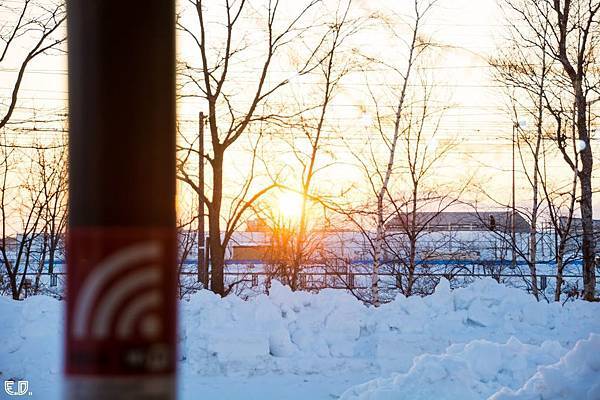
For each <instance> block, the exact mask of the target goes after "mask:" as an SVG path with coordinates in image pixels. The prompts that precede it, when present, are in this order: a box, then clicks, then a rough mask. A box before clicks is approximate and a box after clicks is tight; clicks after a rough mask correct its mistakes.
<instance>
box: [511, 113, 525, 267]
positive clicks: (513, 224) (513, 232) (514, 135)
mask: <svg viewBox="0 0 600 400" xmlns="http://www.w3.org/2000/svg"><path fill="white" fill-rule="evenodd" d="M525 125H526V122H525V121H524V120H521V121H517V122H514V123H513V125H512V215H511V218H510V219H511V245H512V263H511V268H513V269H515V268H516V267H517V252H516V247H517V235H516V220H517V202H516V179H515V160H516V157H515V143H516V140H517V129H519V128H525Z"/></svg>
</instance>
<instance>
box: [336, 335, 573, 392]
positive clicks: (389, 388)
mask: <svg viewBox="0 0 600 400" xmlns="http://www.w3.org/2000/svg"><path fill="white" fill-rule="evenodd" d="M565 351H566V350H565V349H564V348H562V347H561V346H560V345H559V344H558V343H557V342H544V343H543V344H542V345H541V346H535V345H527V344H523V343H521V342H520V341H518V340H517V339H515V338H511V339H510V340H508V342H506V343H505V344H499V343H493V342H489V341H487V340H474V341H472V342H470V343H468V344H467V345H453V346H450V347H449V348H448V350H447V351H446V352H445V353H443V354H441V355H433V354H424V355H420V356H418V357H416V358H415V360H414V362H413V365H412V367H411V368H410V369H409V371H408V372H407V373H405V374H393V375H392V376H391V377H390V378H386V379H375V380H372V381H369V382H367V383H364V384H361V385H358V386H355V387H353V388H350V389H349V390H347V391H346V392H345V393H344V394H343V395H342V397H341V399H342V400H367V399H368V400H387V399H411V400H430V399H439V400H481V399H486V398H488V397H489V396H490V395H492V394H494V393H495V392H496V390H497V389H498V387H502V386H508V387H519V386H520V385H521V384H522V383H523V382H525V381H526V380H527V378H529V377H530V376H531V375H532V373H534V372H535V370H536V368H537V367H538V366H539V365H545V364H550V363H554V362H556V361H557V360H558V359H559V357H560V356H561V355H562V354H564V353H565Z"/></svg>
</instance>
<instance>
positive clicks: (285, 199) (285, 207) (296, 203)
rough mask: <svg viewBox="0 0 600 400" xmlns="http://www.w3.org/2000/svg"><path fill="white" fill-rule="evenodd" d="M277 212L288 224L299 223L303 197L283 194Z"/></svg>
mask: <svg viewBox="0 0 600 400" xmlns="http://www.w3.org/2000/svg"><path fill="white" fill-rule="evenodd" d="M276 207H277V212H278V214H279V216H280V217H281V218H282V219H283V220H285V221H286V222H297V221H299V220H300V216H301V214H302V195H300V194H299V193H295V192H283V193H281V194H280V195H279V197H278V198H277V205H276Z"/></svg>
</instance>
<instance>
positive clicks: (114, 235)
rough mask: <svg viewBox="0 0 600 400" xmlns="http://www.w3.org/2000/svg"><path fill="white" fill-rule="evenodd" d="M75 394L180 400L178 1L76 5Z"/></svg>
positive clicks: (71, 303)
mask: <svg viewBox="0 0 600 400" xmlns="http://www.w3.org/2000/svg"><path fill="white" fill-rule="evenodd" d="M67 10H68V41H69V53H68V55H69V93H70V97H69V107H70V136H69V158H70V177H69V201H70V203H69V204H70V209H69V230H68V244H67V246H68V247H67V252H68V254H67V264H68V278H67V319H66V320H67V324H66V328H65V349H66V351H65V373H66V383H67V384H66V388H65V390H66V398H68V399H94V400H95V399H103V400H104V399H106V400H119V399H129V400H137V399H156V400H158V399H161V400H162V399H174V398H175V395H174V392H175V360H176V348H175V334H176V315H177V313H176V297H175V296H176V276H175V273H176V268H175V257H176V237H175V235H176V230H175V102H174V99H175V93H174V91H175V81H174V65H175V42H174V11H175V10H174V0H144V1H141V0H137V1H136V0H134V1H121V0H85V1H81V0H69V1H68V4H67Z"/></svg>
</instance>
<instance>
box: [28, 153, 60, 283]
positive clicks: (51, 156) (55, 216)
mask: <svg viewBox="0 0 600 400" xmlns="http://www.w3.org/2000/svg"><path fill="white" fill-rule="evenodd" d="M33 157H34V162H35V164H36V170H35V171H32V172H37V174H36V175H37V176H36V179H37V181H38V184H37V185H39V186H38V187H39V190H41V191H42V194H43V195H42V196H43V197H42V198H43V201H42V204H43V207H42V208H41V210H40V211H41V213H42V216H41V221H40V225H41V226H40V234H41V236H42V237H41V241H42V243H41V249H39V252H40V254H39V261H38V270H37V272H36V277H35V283H34V284H33V293H34V294H36V293H38V292H39V290H40V276H41V274H42V273H43V271H44V269H45V266H46V264H47V265H48V267H47V269H46V270H47V272H48V274H50V275H52V274H53V273H54V267H55V265H56V260H57V256H58V255H59V254H62V255H64V233H65V228H66V222H67V151H66V145H65V144H64V143H58V144H56V145H47V146H39V147H36V148H35V153H34V154H33ZM37 185H36V186H37ZM37 247H38V248H39V245H38V246H37Z"/></svg>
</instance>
